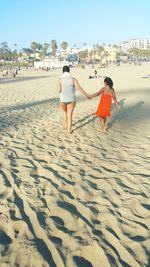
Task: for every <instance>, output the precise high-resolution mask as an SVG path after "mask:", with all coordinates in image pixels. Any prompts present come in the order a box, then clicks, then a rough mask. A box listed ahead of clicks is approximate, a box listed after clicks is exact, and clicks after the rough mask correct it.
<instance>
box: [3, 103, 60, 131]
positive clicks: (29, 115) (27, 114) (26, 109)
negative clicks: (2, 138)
mask: <svg viewBox="0 0 150 267" xmlns="http://www.w3.org/2000/svg"><path fill="white" fill-rule="evenodd" d="M58 103H59V100H58V98H51V99H45V100H41V101H33V102H30V103H27V104H19V105H15V106H9V107H4V108H3V109H1V110H0V131H1V132H3V131H4V130H6V129H7V128H9V127H17V126H19V125H20V123H21V122H29V121H30V120H33V119H34V118H36V119H37V118H39V117H41V111H40V108H43V106H44V110H47V109H49V110H50V108H51V104H53V105H56V106H57V105H58ZM33 107H38V108H39V110H32V108H33ZM13 111H23V113H20V112H14V113H13ZM22 114H23V116H22ZM42 114H43V113H42Z"/></svg>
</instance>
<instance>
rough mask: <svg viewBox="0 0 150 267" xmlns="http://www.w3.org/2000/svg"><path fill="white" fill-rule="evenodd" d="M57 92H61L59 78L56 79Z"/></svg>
mask: <svg viewBox="0 0 150 267" xmlns="http://www.w3.org/2000/svg"><path fill="white" fill-rule="evenodd" d="M57 92H58V93H61V82H60V80H58V82H57Z"/></svg>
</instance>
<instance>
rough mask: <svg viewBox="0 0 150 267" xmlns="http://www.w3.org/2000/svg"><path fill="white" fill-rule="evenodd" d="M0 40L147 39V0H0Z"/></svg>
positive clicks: (149, 28)
mask: <svg viewBox="0 0 150 267" xmlns="http://www.w3.org/2000/svg"><path fill="white" fill-rule="evenodd" d="M0 9H1V14H0V43H1V42H4V41H7V42H8V44H9V46H10V47H11V48H13V44H14V43H17V44H18V48H21V47H30V44H31V42H32V41H37V42H39V43H44V42H48V43H49V42H50V41H51V40H52V39H56V40H57V42H58V44H59V43H61V42H62V41H67V42H68V43H69V45H70V46H72V45H74V44H76V45H77V46H81V45H82V44H83V43H84V42H86V43H87V44H88V45H91V44H96V43H117V42H120V41H123V40H127V39H130V38H142V37H147V38H150V15H149V14H150V1H149V0H103V1H102V0H0Z"/></svg>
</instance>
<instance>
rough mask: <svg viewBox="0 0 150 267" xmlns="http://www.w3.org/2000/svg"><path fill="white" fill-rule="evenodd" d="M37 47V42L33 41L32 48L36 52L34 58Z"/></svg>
mask: <svg viewBox="0 0 150 267" xmlns="http://www.w3.org/2000/svg"><path fill="white" fill-rule="evenodd" d="M37 47H38V44H37V42H32V43H31V48H32V50H33V53H34V60H35V53H36V49H37Z"/></svg>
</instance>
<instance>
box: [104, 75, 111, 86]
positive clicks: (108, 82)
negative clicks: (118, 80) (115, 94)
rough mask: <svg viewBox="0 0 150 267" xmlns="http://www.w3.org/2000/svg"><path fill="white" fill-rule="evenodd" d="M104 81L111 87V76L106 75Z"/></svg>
mask: <svg viewBox="0 0 150 267" xmlns="http://www.w3.org/2000/svg"><path fill="white" fill-rule="evenodd" d="M104 83H107V85H109V87H110V88H113V81H112V79H111V78H109V77H106V78H105V80H104Z"/></svg>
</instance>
